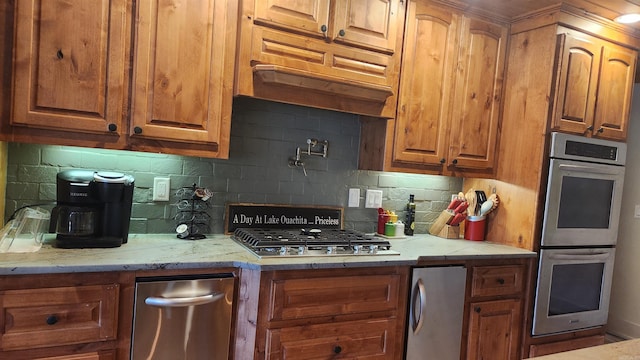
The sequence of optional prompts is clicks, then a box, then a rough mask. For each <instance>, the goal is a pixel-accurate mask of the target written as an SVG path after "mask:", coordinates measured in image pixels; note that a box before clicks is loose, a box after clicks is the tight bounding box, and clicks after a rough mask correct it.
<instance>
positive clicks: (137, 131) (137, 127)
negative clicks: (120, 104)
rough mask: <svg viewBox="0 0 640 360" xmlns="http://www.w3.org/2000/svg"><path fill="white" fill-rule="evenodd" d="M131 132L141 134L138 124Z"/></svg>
mask: <svg viewBox="0 0 640 360" xmlns="http://www.w3.org/2000/svg"><path fill="white" fill-rule="evenodd" d="M133 133H134V134H138V135H140V134H142V128H141V127H140V126H136V127H134V128H133Z"/></svg>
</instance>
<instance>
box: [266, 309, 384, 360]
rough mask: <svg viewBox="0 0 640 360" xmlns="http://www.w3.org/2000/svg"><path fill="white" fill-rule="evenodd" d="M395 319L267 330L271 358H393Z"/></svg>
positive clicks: (268, 352) (267, 349) (267, 350)
mask: <svg viewBox="0 0 640 360" xmlns="http://www.w3.org/2000/svg"><path fill="white" fill-rule="evenodd" d="M395 328H396V320H395V319H393V318H391V319H380V320H363V321H348V322H343V323H331V324H319V325H311V326H300V327H291V328H284V329H273V330H268V331H267V348H266V353H267V354H268V356H267V358H268V359H332V358H337V359H356V358H357V359H393V358H394V356H395V354H394V352H395V351H396V349H395V348H394V347H395V343H396V338H395V333H396V330H395Z"/></svg>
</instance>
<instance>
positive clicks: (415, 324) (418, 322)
mask: <svg viewBox="0 0 640 360" xmlns="http://www.w3.org/2000/svg"><path fill="white" fill-rule="evenodd" d="M418 297H419V298H420V310H419V311H417V313H416V310H415V309H416V301H417V300H418ZM426 308H427V293H426V290H425V288H424V282H422V279H418V281H417V282H416V284H415V286H414V287H413V295H412V296H411V328H412V329H413V333H414V334H417V333H418V331H420V329H422V326H423V325H424V316H423V314H424V311H425V309H426Z"/></svg>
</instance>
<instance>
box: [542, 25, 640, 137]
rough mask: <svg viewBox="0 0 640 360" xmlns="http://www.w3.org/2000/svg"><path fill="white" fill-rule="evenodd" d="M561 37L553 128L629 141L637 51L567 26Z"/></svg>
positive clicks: (559, 32)
mask: <svg viewBox="0 0 640 360" xmlns="http://www.w3.org/2000/svg"><path fill="white" fill-rule="evenodd" d="M557 41H558V54H557V59H556V61H557V67H558V69H559V70H558V75H557V76H558V79H557V89H556V96H555V102H554V105H553V112H552V119H551V130H554V131H564V132H571V133H576V134H580V135H585V136H593V137H600V138H607V139H612V140H623V141H624V140H625V139H626V137H627V127H628V121H629V110H630V107H631V97H632V89H633V84H634V78H635V67H636V59H637V55H638V53H637V51H635V50H632V49H629V48H626V47H623V46H619V45H616V44H614V43H611V42H609V41H605V40H601V39H598V38H596V37H593V36H589V35H587V34H583V33H580V32H578V31H574V30H571V29H566V28H563V27H560V28H559V29H558V40H557Z"/></svg>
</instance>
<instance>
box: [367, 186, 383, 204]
mask: <svg viewBox="0 0 640 360" xmlns="http://www.w3.org/2000/svg"><path fill="white" fill-rule="evenodd" d="M364 207H365V208H374V209H377V208H381V207H382V190H367V193H366V195H365V201H364Z"/></svg>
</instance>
